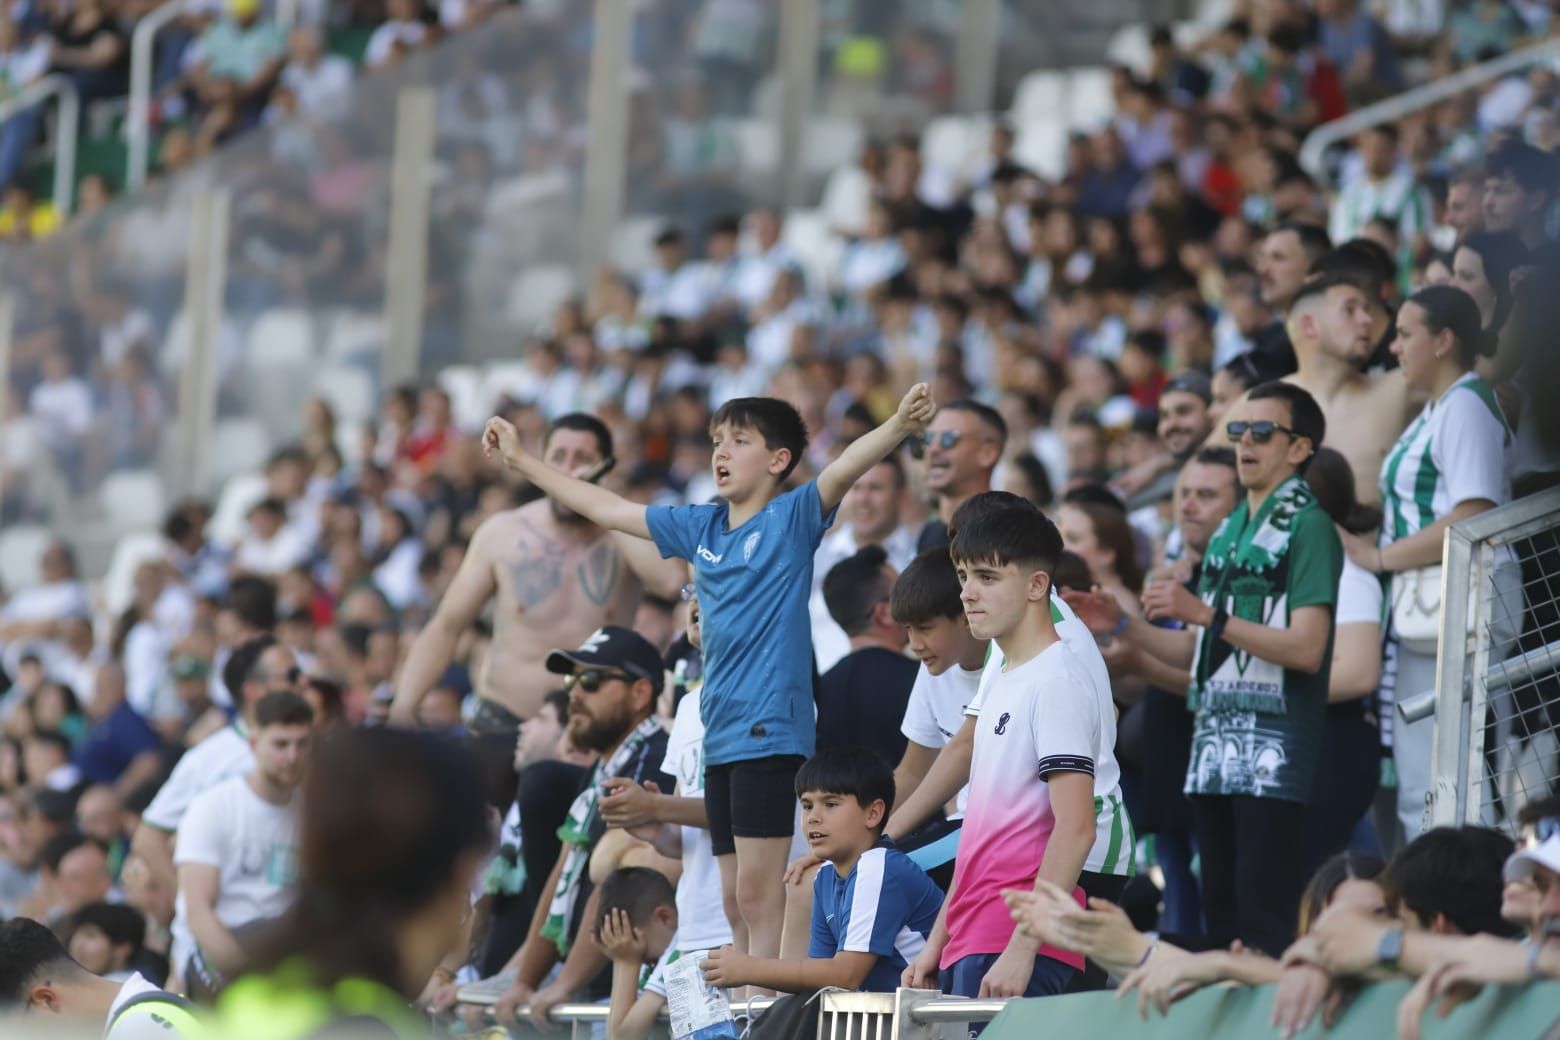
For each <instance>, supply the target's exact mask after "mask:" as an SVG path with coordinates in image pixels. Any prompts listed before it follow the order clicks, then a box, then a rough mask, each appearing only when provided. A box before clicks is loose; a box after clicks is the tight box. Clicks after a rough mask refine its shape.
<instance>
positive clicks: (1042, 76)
mask: <svg viewBox="0 0 1560 1040" xmlns="http://www.w3.org/2000/svg"><path fill="white" fill-rule="evenodd" d="M1066 83H1067V73H1065V72H1053V71H1051V70H1050V69H1040V70H1037V71H1035V72H1031V73H1029V75H1027V76H1025V77H1024V78H1023V79H1021V80H1019V81H1018V89H1016V90H1015V91H1013V107H1012V109H1011V110H1010V114H1011V116H1012V118H1013V122H1015V123H1017V124H1020V125H1022V124H1024V123H1028V122H1032V121H1034V120H1036V119H1046V118H1050V119H1054V118H1056V116H1057V115H1058V114H1059V113H1060V112H1061V111H1062V99H1063V98H1064V97H1065V96H1066V93H1067V89H1066ZM934 122H935V120H934Z"/></svg>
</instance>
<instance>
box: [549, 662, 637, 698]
mask: <svg viewBox="0 0 1560 1040" xmlns="http://www.w3.org/2000/svg"><path fill="white" fill-rule="evenodd" d="M619 680H621V681H623V682H626V683H631V682H633V681H634V676H632V675H629V674H628V673H627V672H609V671H604V670H602V669H599V668H592V669H589V670H588V671H583V672H575V673H574V674H573V675H569V676H565V677H564V680H563V688H564V689H566V690H572V689H574V688H575V687H576V686H578V687H579V688H580V692H581V693H595V692H596V691H597V690H599V689H601V688H602V687H603V686H605V685H606V684H607V683H609V682H616V681H619Z"/></svg>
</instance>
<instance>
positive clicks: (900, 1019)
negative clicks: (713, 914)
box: [460, 983, 1008, 1040]
mask: <svg viewBox="0 0 1560 1040" xmlns="http://www.w3.org/2000/svg"><path fill="white" fill-rule="evenodd" d="M496 996H497V991H496V989H495V988H494V987H493V986H491V985H488V984H487V983H476V984H474V985H473V986H469V987H465V988H463V989H462V990H461V993H460V999H461V1002H462V1003H466V1004H473V1005H478V1004H491V1003H492V1002H493V1001H494V1000H495V999H496ZM819 999H820V1000H821V1001H822V1006H821V1008H820V1009H819V1011H820V1013H819V1016H818V1033H817V1037H818V1040H952V1038H953V1037H963V1036H964V1035H966V1030H967V1027H968V1026H969V1024H971V1023H978V1022H990V1021H991V1020H992V1019H994V1018H996V1017H997V1015H999V1014H1001V1013H1002V1010H1003V1008H1005V1007H1007V1003H1008V1002H1007V1000H1005V999H1003V1000H995V999H993V1000H970V999H968V998H966V997H948V996H944V995H943V994H941V993H939V992H937V991H936V990H922V989H901V990H898V991H896V992H894V993H846V992H830V993H824V994H822V996H821V997H820V998H819ZM773 1003H774V999H773V998H769V997H758V998H754V999H753V1000H747V1001H735V1002H733V1003H732V1005H731V1010H732V1013H733V1014H734V1015H735V1016H736V1017H737V1018H738V1019H743V1018H750V1017H751V1018H756V1017H757V1016H758V1015H760V1014H762V1013H763V1012H764V1011H765V1010H767V1009H768V1008H769V1006H770V1005H771V1004H773ZM521 1011H522V1014H523V1012H524V1009H523V1008H522V1009H521ZM548 1019H549V1020H550V1021H551V1022H552V1023H553V1024H554V1025H558V1026H568V1027H569V1031H570V1037H571V1040H584V1038H586V1037H589V1036H591V1035H592V1033H593V1031H594V1030H595V1029H596V1028H597V1025H598V1024H605V1022H606V1020H607V1006H606V1005H605V1004H559V1005H558V1006H556V1007H554V1008H553V1009H552V1011H551V1012H550V1013H549V1015H548ZM661 1021H662V1023H665V1022H666V1015H665V1013H664V1012H663V1013H662V1016H661ZM511 1032H514V1033H515V1034H516V1035H518V1036H529V1035H530V1034H529V1033H527V1032H525V1031H523V1030H516V1029H514V1028H512V1029H511Z"/></svg>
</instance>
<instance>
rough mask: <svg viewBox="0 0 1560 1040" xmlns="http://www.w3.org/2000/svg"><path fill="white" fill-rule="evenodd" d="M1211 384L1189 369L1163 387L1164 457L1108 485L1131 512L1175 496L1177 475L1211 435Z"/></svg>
mask: <svg viewBox="0 0 1560 1040" xmlns="http://www.w3.org/2000/svg"><path fill="white" fill-rule="evenodd" d="M1212 402H1213V381H1212V380H1211V379H1209V378H1208V377H1207V376H1206V375H1204V374H1203V373H1201V372H1198V371H1196V370H1195V369H1189V370H1187V371H1185V372H1182V373H1181V374H1180V375H1178V376H1176V377H1175V378H1174V379H1172V380H1170V382H1168V383H1166V384H1165V388H1164V390H1162V391H1160V394H1159V426H1158V429H1157V432H1158V434H1159V443H1160V445H1161V446H1163V448H1164V453H1163V454H1162V455H1159V456H1157V457H1155V458H1153V459H1150V460H1148V461H1147V462H1145V463H1141V464H1139V465H1137V466H1134V467H1132V469H1130V470H1128V471H1127V472H1126V473H1123V474H1122V475H1121V476H1119V477H1117V478H1116V479H1115V480H1113V481H1112V482H1111V488H1112V490H1114V491H1115V492H1116V493H1117V494H1118V495H1121V496H1122V497H1123V498H1125V499H1126V501H1127V508H1128V509H1129V510H1132V511H1134V512H1135V511H1136V510H1139V509H1145V508H1150V507H1158V506H1159V505H1160V504H1161V503H1168V502H1169V501H1170V500H1171V499H1172V498H1173V497H1174V495H1175V480H1176V474H1177V473H1179V472H1180V471H1181V467H1182V466H1185V465H1186V463H1187V461H1188V460H1189V459H1190V458H1191V457H1192V455H1193V454H1194V453H1195V452H1196V451H1197V449H1198V448H1200V447H1202V445H1203V442H1204V441H1206V440H1207V439H1208V434H1209V433H1211V432H1212V431H1213V422H1212V420H1211V419H1210V418H1209V417H1208V405H1209V404H1211V403H1212Z"/></svg>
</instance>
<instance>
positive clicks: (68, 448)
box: [27, 350, 97, 487]
mask: <svg viewBox="0 0 1560 1040" xmlns="http://www.w3.org/2000/svg"><path fill="white" fill-rule="evenodd" d="M27 406H28V409H29V410H30V411H31V412H32V417H33V420H34V421H35V422H36V423H37V424H38V435H39V436H40V437H42V438H43V442H44V444H46V445H48V447H49V449H50V450H51V451H52V452H53V453H54V458H55V461H56V462H57V463H58V464H59V465H60V467H61V468H62V469H63V470H64V471H65V474H66V477H67V479H68V480H69V481H70V482H71V484H72V486H73V487H76V486H79V484H80V481H81V480H83V479H84V478H85V476H86V471H85V466H86V452H87V438H88V436H89V435H90V434H91V432H92V429H93V425H94V423H95V421H96V413H97V409H96V406H95V405H94V403H93V400H92V388H91V387H90V386H89V385H88V383H87V381H86V380H85V379H83V378H81V377H80V376H78V375H76V374H75V372H74V371H73V365H72V364H71V360H70V357H69V355H67V354H66V353H65V352H64V351H63V350H57V351H54V352H53V353H51V354H50V355H49V356H48V357H46V358H44V361H43V381H42V382H40V383H39V384H38V385H37V386H35V387H33V389H32V393H31V394H30V395H29V396H28V398H27Z"/></svg>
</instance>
